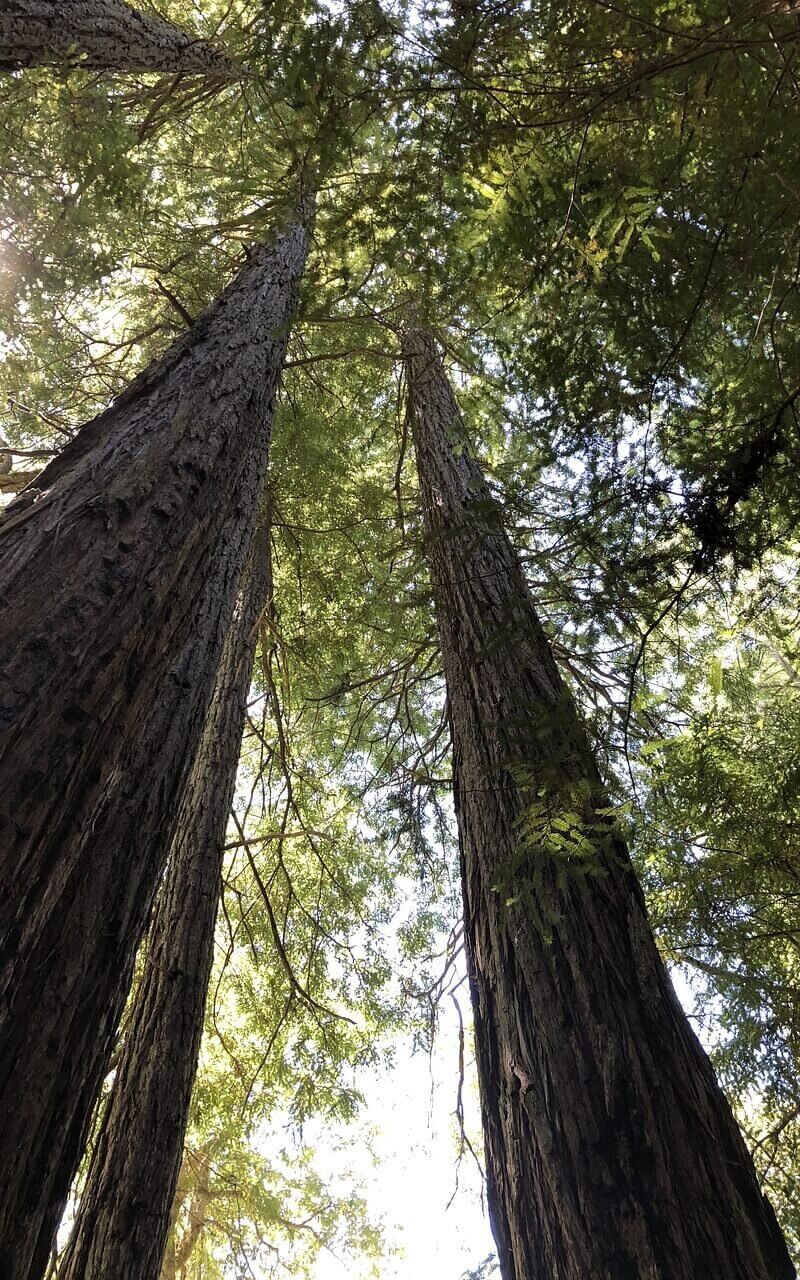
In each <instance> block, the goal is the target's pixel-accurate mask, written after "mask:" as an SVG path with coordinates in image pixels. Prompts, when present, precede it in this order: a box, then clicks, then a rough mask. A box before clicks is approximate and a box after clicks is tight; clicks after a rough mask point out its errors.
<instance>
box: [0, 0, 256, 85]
mask: <svg viewBox="0 0 800 1280" xmlns="http://www.w3.org/2000/svg"><path fill="white" fill-rule="evenodd" d="M71 59H74V61H75V62H76V63H77V64H78V65H80V66H82V67H87V68H89V69H92V70H103V69H109V70H111V71H174V72H184V73H186V74H187V75H211V76H217V77H222V78H224V79H228V80H233V79H236V77H237V75H239V74H241V73H240V72H239V71H237V68H236V65H235V64H234V62H233V61H232V60H231V59H230V58H228V57H227V56H226V54H225V53H224V52H223V51H222V50H221V49H216V48H215V47H214V46H213V45H211V44H209V43H208V41H207V40H197V39H195V38H194V37H193V36H191V35H190V34H189V33H188V32H186V31H182V30H181V28H180V27H176V26H173V24H172V23H171V22H166V21H165V20H164V18H160V17H158V16H157V15H156V14H154V13H141V12H140V11H139V10H138V9H132V8H131V7H130V5H127V4H124V3H123V0H0V70H2V71H16V70H19V69H20V68H22V67H33V66H42V65H44V66H48V65H52V64H54V63H62V62H66V61H68V60H71Z"/></svg>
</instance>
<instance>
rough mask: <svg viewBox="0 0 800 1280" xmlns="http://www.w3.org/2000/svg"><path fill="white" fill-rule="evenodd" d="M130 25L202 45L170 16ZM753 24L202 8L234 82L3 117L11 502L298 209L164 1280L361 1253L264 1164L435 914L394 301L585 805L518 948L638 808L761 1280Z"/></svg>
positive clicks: (786, 559)
mask: <svg viewBox="0 0 800 1280" xmlns="http://www.w3.org/2000/svg"><path fill="white" fill-rule="evenodd" d="M160 7H162V8H163V11H164V14H165V16H167V17H169V18H171V19H172V20H174V21H177V22H179V23H180V22H186V23H187V24H188V25H191V26H193V27H195V29H198V23H199V22H200V19H201V15H198V13H197V9H196V6H195V5H194V4H191V3H190V0H169V2H168V3H165V4H163V5H162V6H160ZM788 9H789V7H787V9H786V12H784V11H783V10H782V9H781V6H776V5H773V4H767V3H764V4H755V5H748V6H745V7H741V6H740V7H739V8H738V9H737V10H736V11H735V12H731V11H730V7H729V6H727V5H724V6H723V5H722V4H721V3H717V0H702V3H701V2H698V3H694V4H677V3H675V2H674V0H645V2H644V3H640V4H637V6H636V7H635V12H633V13H627V12H623V11H622V10H621V9H619V8H618V7H613V8H608V7H603V6H599V5H596V4H589V3H579V4H577V5H576V4H572V3H570V4H566V3H561V2H558V3H547V4H543V3H533V4H530V5H521V4H513V3H508V4H505V3H504V4H500V5H492V6H487V5H484V4H482V3H473V2H472V0H469V2H467V3H462V0H453V2H452V3H435V4H434V3H432V4H424V5H421V6H419V5H415V6H410V5H406V4H398V5H395V6H392V7H391V8H390V7H388V6H387V7H385V8H380V7H379V6H378V5H377V4H376V3H373V2H372V0H363V2H362V0H359V2H358V3H354V4H351V5H348V6H344V7H342V6H338V5H331V6H327V5H325V4H322V3H317V0H281V3H278V4H270V5H266V4H264V5H255V6H254V5H251V4H245V3H244V0H235V2H234V3H233V4H232V5H230V4H229V3H227V0H213V2H212V3H208V4H204V5H203V15H202V16H203V17H204V19H205V21H204V24H203V31H202V34H203V35H206V36H209V37H212V36H214V34H215V31H216V29H217V26H218V25H220V24H221V34H222V35H223V36H224V39H225V42H226V44H227V47H228V48H229V49H230V51H231V52H232V53H234V54H235V55H236V56H238V57H240V58H241V59H242V61H243V63H244V64H245V66H246V68H247V75H246V77H245V78H244V79H243V81H242V83H241V84H236V85H228V86H225V87H220V86H213V87H212V86H207V85H206V86H204V85H202V84H198V83H196V82H192V81H190V82H177V83H174V82H172V80H164V79H162V78H159V77H152V76H137V77H132V76H125V77H114V76H110V75H101V76H98V75H89V74H87V73H85V72H79V71H73V72H70V73H68V74H61V73H56V72H50V71H31V72H26V73H24V75H19V76H17V75H14V76H6V77H5V78H4V79H3V80H2V83H0V175H1V176H0V184H1V185H0V190H2V196H3V200H2V207H3V214H2V219H0V353H2V357H3V366H2V369H0V401H2V404H3V406H4V409H3V416H2V421H0V435H2V437H3V440H4V441H6V442H7V443H8V444H9V445H11V446H12V448H14V449H15V450H17V451H18V452H17V453H16V455H15V458H14V462H15V468H20V467H21V466H25V467H27V466H30V465H35V462H36V460H35V459H31V458H29V457H28V456H27V455H29V454H30V453H31V452H36V453H37V454H38V453H41V452H43V451H45V452H46V451H48V450H56V449H58V448H59V447H60V446H61V445H62V444H63V442H64V440H65V439H66V438H68V437H69V436H70V435H71V434H72V433H73V432H74V430H75V429H76V427H77V426H78V425H79V424H80V423H81V422H82V421H83V420H85V419H86V418H88V417H89V416H90V415H91V414H93V413H95V412H96V411H97V410H98V409H99V408H101V407H102V406H104V405H105V404H107V403H108V401H109V400H110V399H111V397H112V396H113V395H115V394H116V393H117V392H119V391H120V390H121V388H122V387H123V386H124V385H125V384H126V383H127V381H128V380H129V379H130V378H131V376H132V375H133V374H134V373H135V372H136V371H137V370H138V369H139V368H140V367H141V366H142V365H143V364H144V363H145V362H146V361H147V360H148V359H149V358H151V356H152V355H154V354H155V353H157V352H160V351H162V350H164V348H165V347H166V346H167V345H168V343H169V342H170V341H172V340H173V338H174V337H176V336H177V335H178V334H179V333H181V332H183V331H184V329H185V327H186V325H187V323H190V322H191V321H192V319H194V318H195V317H196V316H197V315H198V314H199V313H200V312H201V311H202V309H203V307H204V306H205V305H207V304H208V303H209V302H210V300H211V299H212V298H213V297H214V296H215V295H216V293H217V292H218V291H219V289H220V288H221V286H222V285H223V284H224V283H225V282H226V281H227V280H228V279H229V278H230V276H231V274H232V273H233V271H234V270H235V269H236V267H237V265H238V264H239V263H240V262H241V261H242V259H243V256H244V254H245V253H246V252H247V250H248V247H249V246H250V245H251V244H253V243H254V242H256V241H258V240H260V239H262V238H265V237H269V236H270V235H272V234H274V232H275V230H276V229H277V228H278V226H279V225H281V223H282V222H283V221H284V220H285V219H286V218H287V217H288V216H292V214H293V212H294V209H295V207H296V204H297V200H298V197H299V195H300V189H301V187H303V188H304V189H307V187H308V185H312V186H313V185H314V184H315V183H317V184H318V186H319V192H318V200H317V219H316V226H315V243H314V254H313V260H312V263H311V265H310V269H309V274H308V277H307V279H306V281H305V284H304V290H303V298H302V305H301V315H300V318H299V323H298V325H297V327H296V330H295V332H294V334H293V336H292V340H291V345H290V351H289V360H288V367H287V370H286V377H285V380H284V385H283V389H282V393H281V400H280V404H279V406H278V411H277V414H276V421H275V428H274V452H273V469H272V475H271V480H270V493H269V504H270V510H271V516H272V525H273V556H274V570H275V580H276V588H275V605H274V608H273V610H272V611H271V612H270V613H269V615H268V616H267V617H266V618H265V621H264V626H263V633H262V636H261V642H260V652H259V658H258V662H257V667H256V672H255V675H254V684H253V693H252V699H253V701H252V705H251V707H250V718H249V724H248V732H247V736H246V741H245V750H244V754H243V763H242V771H241V775H240V783H239V789H238V792H237V799H236V819H235V822H234V823H233V824H232V826H231V829H230V848H229V850H228V854H229V858H228V864H227V867H226V873H225V909H224V911H223V913H222V915H221V918H220V922H219V930H218V939H217V940H218V954H217V966H216V970H215V976H214V986H213V998H212V1000H211V1002H210V1005H209V1011H208V1024H207V1028H206V1036H205V1039H204V1047H203V1056H202V1068H201V1074H200V1077H199V1081H198V1087H197V1091H196V1095H195V1102H194V1111H193V1116H192V1123H191V1130H190V1134H189V1138H188V1143H187V1151H186V1158H185V1161H184V1167H183V1171H182V1175H181V1184H180V1189H179V1197H178V1204H177V1208H176V1221H175V1227H174V1234H173V1241H172V1245H171V1250H172V1252H171V1254H170V1255H169V1257H171V1259H172V1263H173V1264H174V1270H173V1272H172V1273H170V1274H174V1275H176V1277H177V1280H190V1278H191V1280H200V1277H203V1280H209V1278H211V1277H215V1276H219V1277H220V1278H221V1277H222V1276H223V1275H225V1276H228V1275H238V1274H243V1275H244V1274H249V1272H248V1270H247V1268H248V1266H249V1265H250V1264H251V1263H254V1262H255V1263H257V1265H258V1266H259V1267H261V1269H262V1271H263V1273H264V1274H271V1273H272V1270H274V1271H275V1273H276V1274H277V1273H278V1272H279V1271H280V1268H282V1267H285V1268H287V1269H290V1270H291V1272H292V1274H294V1275H298V1276H300V1275H306V1274H308V1275H310V1274H312V1269H313V1265H314V1258H315V1256H316V1253H317V1252H318V1251H319V1249H321V1248H324V1247H328V1246H329V1245H331V1244H334V1243H335V1244H336V1247H337V1248H341V1249H342V1250H343V1251H344V1252H347V1251H348V1250H349V1251H351V1253H352V1255H353V1256H355V1255H356V1254H357V1253H358V1252H359V1251H361V1252H363V1253H364V1254H365V1256H366V1257H367V1258H368V1259H369V1258H370V1257H371V1256H373V1255H376V1254H377V1253H378V1252H379V1249H380V1242H379V1237H378V1235H377V1234H376V1226H375V1224H373V1223H370V1222H369V1221H368V1220H367V1215H366V1211H365V1209H364V1205H363V1202H362V1200H361V1199H360V1193H359V1189H358V1188H357V1187H355V1186H350V1187H347V1188H338V1187H337V1188H336V1189H335V1190H333V1189H332V1188H330V1187H327V1186H325V1185H324V1183H323V1180H322V1179H321V1177H320V1176H319V1175H318V1173H317V1172H316V1171H315V1165H314V1153H313V1150H311V1149H310V1146H312V1145H313V1144H310V1145H309V1147H308V1148H305V1149H304V1150H303V1151H302V1153H300V1154H298V1149H297V1142H298V1141H299V1139H298V1135H299V1134H300V1133H301V1132H306V1133H308V1132H312V1131H313V1130H314V1126H315V1125H321V1124H322V1123H326V1124H330V1125H331V1126H344V1125H346V1124H348V1123H350V1122H351V1120H352V1118H353V1117H354V1116H355V1115H356V1114H357V1112H358V1107H359V1072H364V1071H367V1072H374V1071H379V1070H381V1069H382V1066H383V1065H384V1064H385V1063H386V1062H388V1061H390V1060H391V1053H392V1046H393V1045H394V1044H395V1043H396V1042H397V1039H398V1037H400V1036H404V1035H408V1036H412V1037H416V1039H417V1040H419V1041H420V1042H422V1043H425V1042H426V1040H427V1039H428V1037H429V1036H430V1034H431V1025H432V1024H431V1007H432V1004H435V993H436V991H437V990H438V988H437V979H438V977H439V976H440V968H441V963H442V961H441V954H440V953H441V950H442V943H441V940H442V938H443V937H447V935H448V934H449V932H450V930H451V928H452V927H453V925H454V922H455V921H456V919H457V916H458V887H457V872H456V859H455V848H454V838H453V830H452V815H451V812H450V805H449V792H448V788H449V782H448V778H449V754H448V753H449V740H448V729H447V721H446V715H445V708H444V691H443V681H442V676H441V671H440V667H439V660H438V652H437V637H436V631H435V625H434V619H433V612H432V602H431V594H430V589H429V584H428V581H427V578H426V574H425V570H424V567H423V561H424V557H423V554H422V538H421V528H420V518H419V510H418V501H417V488H416V479H415V475H414V469H413V459H412V458H411V449H410V443H409V437H408V425H407V420H406V415H405V404H404V389H403V379H402V369H401V367H400V361H399V357H398V341H397V332H398V329H399V328H401V327H402V324H403V322H404V319H405V317H406V316H407V315H408V314H409V305H410V303H412V301H413V306H414V313H415V315H416V317H417V319H418V320H419V321H420V322H422V323H430V324H432V325H433V326H434V327H436V329H437V332H438V334H439V336H440V337H441V339H442V342H443V344H444V346H445V348H446V351H447V356H448V361H449V365H450V370H451V372H452V375H453V377H454V380H455V382H456V384H457V388H458V392H459V397H460V401H461V403H462V405H463V407H464V410H465V416H466V420H467V423H468V425H469V428H470V432H471V436H472V443H473V445H474V447H475V449H476V451H477V453H478V454H479V455H480V456H481V457H482V459H483V461H484V463H485V466H486V470H487V473H488V475H489V478H490V482H491V484H492V487H493V490H494V492H495V494H496V496H497V497H498V499H499V500H500V501H501V502H502V504H503V510H504V515H505V518H506V522H507V524H508V525H509V527H510V528H511V530H512V533H513V537H514V539H515V541H516V543H517V545H518V547H519V550H520V553H521V555H522V558H523V562H524V565H525V570H526V573H527V576H528V580H529V582H530V584H531V587H532V589H533V591H534V594H535V597H536V600H537V605H538V607H539V608H540V611H541V613H542V615H543V619H544V621H545V624H546V626H547V628H548V632H549V634H550V636H551V638H552V640H553V647H554V652H555V653H556V656H557V658H558V660H559V662H560V664H561V667H562V670H563V671H564V673H565V674H566V676H567V678H568V680H569V682H570V684H571V686H572V688H573V691H574V692H575V695H576V697H577V698H578V700H579V702H580V705H581V709H582V711H583V712H584V714H585V716H586V719H587V723H588V724H589V728H590V730H591V733H592V736H593V741H594V744H595V745H596V747H597V748H598V751H599V754H600V757H601V760H602V762H603V765H604V772H605V775H606V780H607V782H608V784H609V786H610V788H611V791H612V796H613V808H612V809H611V810H606V809H604V808H603V807H601V809H600V810H599V811H598V810H591V806H590V805H589V804H588V800H587V797H586V796H585V795H570V794H564V791H563V788H556V789H555V790H554V792H553V795H552V796H550V795H547V796H539V797H535V796H534V797H532V805H531V809H530V812H529V816H528V820H527V823H526V829H525V831H523V832H521V837H522V839H521V844H520V861H519V865H518V866H515V867H512V868H509V869H508V877H507V880H506V879H504V880H502V882H499V883H498V885H497V886H496V887H497V891H498V892H499V893H501V894H502V895H504V898H506V899H509V900H513V899H515V898H517V897H519V896H520V894H521V895H522V896H523V897H525V899H526V905H527V907H528V909H529V910H531V911H535V912H536V913H537V915H538V918H539V919H540V921H541V924H542V927H543V928H544V929H545V930H547V928H548V927H551V926H552V924H553V922H554V920H555V919H557V912H558V901H557V898H558V894H557V892H556V891H555V890H558V888H559V886H563V885H565V884H567V883H568V882H569V881H572V880H574V879H575V878H576V877H577V879H579V880H580V879H581V878H585V877H586V876H591V875H594V874H596V873H597V871H598V859H597V848H598V844H599V845H601V846H603V847H604V846H605V843H606V842H607V841H608V840H609V839H612V838H613V835H614V832H615V830H616V825H617V823H618V821H619V819H621V818H622V819H624V821H625V824H626V826H627V823H628V813H629V809H632V812H633V815H634V821H635V826H636V833H637V856H638V858H639V861H640V866H641V867H642V869H643V873H644V878H645V887H646V889H647V892H648V895H649V901H650V905H651V910H652V912H653V918H654V922H655V925H656V928H657V930H658V934H659V939H660V942H661V945H662V947H663V948H664V951H665V953H666V954H667V955H668V957H670V958H671V959H672V960H673V961H674V962H675V963H676V964H678V965H680V966H681V967H682V968H684V969H686V968H691V969H692V970H693V971H694V972H696V973H697V974H698V975H700V978H699V982H700V985H699V986H698V989H697V998H698V1001H699V1003H700V1010H701V1013H702V1014H703V1016H704V1017H705V1018H706V1019H707V1021H708V1027H707V1029H706V1034H707V1036H708V1037H709V1038H710V1039H712V1040H714V1042H715V1044H716V1055H717V1064H718V1066H719V1069H720V1070H721V1071H722V1074H723V1079H724V1081H725V1083H726V1085H727V1087H728V1089H729V1091H730V1093H731V1096H732V1098H733V1099H734V1101H735V1103H736V1105H737V1107H738V1109H739V1113H740V1115H741V1117H742V1119H743V1123H744V1125H745V1128H746V1130H747V1132H748V1135H749V1138H750V1140H751V1145H752V1146H753V1148H754V1150H755V1152H756V1156H757V1159H758V1160H759V1161H760V1162H761V1163H760V1167H761V1168H762V1171H763V1173H764V1177H765V1181H766V1183H767V1185H768V1187H769V1190H770V1194H771V1195H772V1197H773V1198H774V1200H775V1202H776V1204H777V1205H778V1208H779V1210H780V1213H781V1216H782V1221H783V1224H784V1226H785V1227H786V1229H787V1231H788V1232H789V1233H790V1234H791V1235H792V1239H793V1242H794V1244H795V1246H796V1247H797V1248H798V1249H800V1244H799V1243H798V1240H799V1239H800V1223H799V1222H798V1216H797V1209H796V1206H795V1205H794V1204H793V1202H792V1194H791V1189H792V1184H793V1182H796V1179H797V1176H798V1168H800V1148H799V1146H798V1144H799V1143H800V1126H798V1123H797V1101H796V1099H797V1081H798V1050H797V1044H796V1039H797V1036H796V1027H795V1021H796V1018H795V1014H794V1007H795V1005H796V1000H797V985H798V975H797V961H796V957H797V945H798V926H797V916H796V907H795V904H796V901H797V873H798V867H800V861H799V860H798V851H797V847H796V846H797V831H796V828H797V804H798V797H797V783H798V777H800V762H798V759H797V745H796V744H797V742H798V740H800V739H798V732H797V731H798V727H799V726H798V717H799V716H800V711H799V710H798V702H797V697H798V694H797V689H798V683H797V679H798V677H797V670H798V654H797V644H798V639H797V637H798V634H800V633H799V632H798V628H797V611H796V609H797V606H796V588H795V582H794V571H793V568H792V564H793V560H792V557H793V556H794V554H795V553H796V544H795V543H794V541H793V537H794V536H796V525H797V518H798V506H797V504H798V488H797V484H796V474H797V464H798V428H797V419H796V399H795V397H796V396H797V393H798V389H799V388H800V315H799V314H798V301H799V300H800V292H799V291H798V286H797V269H798V268H797V262H798V239H797V236H798V232H797V216H796V206H797V192H798V190H800V150H798V148H799V146H800V143H798V138H800V133H799V132H798V130H797V129H796V128H793V127H792V126H793V124H794V123H795V122H796V120H797V114H798V89H797V85H796V79H795V74H794V71H793V58H794V55H795V49H796V31H795V16H794V15H792V14H791V13H790V12H789V11H788ZM6 406H7V409H6ZM748 589H749V590H750V592H751V594H752V598H748ZM521 782H522V784H523V785H527V782H528V780H527V779H524V778H523V779H521ZM598 825H599V828H600V830H599V831H598ZM545 866H546V867H547V886H546V887H545V877H544V875H543V874H542V868H543V867H545ZM532 869H533V870H532ZM554 869H555V875H554V877H553V875H552V873H553V871H554ZM554 885H555V890H554V888H553V886H554ZM448 962H449V958H448ZM431 992H433V993H434V995H431ZM434 1014H435V1010H434ZM434 1021H435V1017H434ZM712 1024H713V1025H712ZM204 1196H206V1197H208V1198H207V1200H206V1202H205V1205H204V1206H203V1197H204ZM193 1206H194V1207H193ZM201 1210H202V1211H201ZM298 1224H305V1225H302V1226H298ZM168 1263H169V1258H168ZM170 1265H172V1264H170ZM488 1270H490V1265H489V1263H488V1262H487V1263H486V1264H484V1266H483V1267H482V1268H479V1270H478V1273H477V1274H480V1275H482V1274H487V1273H488Z"/></svg>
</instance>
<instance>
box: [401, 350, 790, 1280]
mask: <svg viewBox="0 0 800 1280" xmlns="http://www.w3.org/2000/svg"><path fill="white" fill-rule="evenodd" d="M405 354H406V357H407V365H408V377H409V384H410V394H411V403H412V407H413V431H414V439H415V447H416V453H417V463H418V468H419V476H420V488H421V492H422V501H423V506H424V513H425V521H426V537H427V543H428V550H429V557H430V566H431V577H432V583H433V593H434V598H435V603H436V610H437V618H438V623H439V632H440V639H441V646H442V655H443V661H444V669H445V676H446V681H447V697H448V705H449V716H450V723H451V729H452V737H453V770H454V794H455V807H456V813H457V817H458V825H459V833H460V841H461V855H462V874H463V891H464V909H465V922H466V936H467V939H468V957H469V966H470V981H471V986H472V998H473V1004H474V1013H475V1037H476V1043H477V1057H478V1072H479V1078H480V1084H481V1095H482V1111H483V1124H484V1132H485V1141H486V1158H487V1178H488V1188H489V1207H490V1212H491V1217H492V1224H493V1229H494V1232H495V1237H496V1240H497V1244H498V1251H499V1255H500V1264H501V1270H502V1274H503V1276H504V1280H786V1278H788V1277H791V1276H794V1274H795V1273H794V1268H793V1267H792V1264H791V1262H790V1259H789V1256H788V1253H787V1250H786V1247H785V1244H784V1241H783V1239H782V1236H781V1233H780V1230H779V1228H778V1225H777V1223H776V1220H775V1217H774V1215H773V1212H772V1210H771V1208H770V1206H769V1204H768V1203H767V1201H766V1200H765V1199H764V1197H763V1196H762V1194H761V1192H760V1190H759V1187H758V1185H757V1182H756V1177H755V1173H754V1170H753V1166H752V1163H751V1161H750V1157H749V1154H748V1152H747V1150H746V1148H745V1146H744V1143H743V1141H742V1139H741V1136H740V1134H739V1132H738V1129H737V1127H736V1124H735V1122H734V1119H733V1117H732V1115H731V1112H730V1109H729V1107H728V1104H727V1102H726V1101H725V1099H724V1097H723V1095H722V1093H721V1091H720V1089H719V1087H718V1085H717V1083H716V1080H715V1078H714V1074H713V1072H712V1070H711V1067H710V1065H709V1062H708V1060H707V1058H706V1056H705V1054H704V1052H703V1050H702V1049H701V1047H700V1045H699V1043H698V1041H697V1039H696V1037H695V1035H694V1033H693V1032H692V1031H691V1029H690V1027H689V1024H688V1022H687V1020H686V1017H685V1016H684V1014H683V1012H682V1010H681V1007H680V1005H679V1003H678V1000H677V998H676V996H675V993H674V991H673V989H672V985H671V982H670V980H669V977H668V975H667V973H666V970H665V968H664V966H663V964H662V962H661V959H660V957H659V955H658V953H657V951H656V948H655V944H654V942H653V939H652V935H651V933H650V929H649V926H648V923H647V918H646V915H645V908H644V903H643V899H642V894H641V890H640V888H639V885H638V883H637V881H636V879H635V877H634V874H633V871H632V869H631V865H630V862H629V859H628V853H627V850H626V848H625V846H624V843H623V842H622V840H621V838H620V836H619V834H618V832H617V831H616V830H615V827H614V824H613V821H612V817H611V816H610V815H609V811H608V808H607V806H608V801H607V799H606V797H605V795H604V794H603V788H602V784H601V782H600V779H599V774H598V770H597V767H596V764H595V762H594V759H593V756H592V753H591V749H590V746H589V743H588V739H587V736H586V733H585V730H584V728H583V726H582V724H581V722H580V720H579V717H578V714H577V711H576V708H575V706H574V704H573V702H572V701H571V699H570V697H569V694H568V692H567V691H566V689H565V687H564V685H563V683H562V680H561V678H560V676H559V673H558V671H557V669H556V665H555V662H554V660H553V657H552V653H551V651H550V647H549V645H548V642H547V639H546V637H545V634H544V632H543V630H542V627H541V625H540V623H539V619H538V617H537V615H536V611H535V609H534V606H533V602H532V600H531V597H530V593H529V591H528V588H527V586H526V583H525V580H524V577H523V574H522V571H521V569H520V566H519V562H518V559H517V556H516V555H515V553H514V550H513V548H512V546H511V543H510V541H509V539H508V537H507V536H506V534H505V532H504V531H503V528H502V524H501V521H500V518H499V515H498V512H497V509H496V506H495V505H494V503H493V500H492V498H491V494H490V491H489V489H488V487H487V486H486V484H485V481H484V480H483V477H482V475H481V473H480V470H479V469H478V467H477V466H476V464H475V463H474V462H473V461H472V460H471V459H470V458H469V456H468V454H467V452H466V450H465V438H464V430H463V424H462V422H461V419H460V416H459V411H458V408H457V405H456V402H455V399H454V396H453V393H452V391H451V388H450V386H449V384H448V382H447V379H446V376H445V373H444V369H443V366H442V363H441V360H440V358H439V355H438V353H437V350H436V346H435V343H434V341H433V339H432V338H431V337H430V335H428V334H425V333H420V332H411V333H409V334H408V335H407V336H406V340H405ZM604 810H605V811H606V812H605V813H604V812H603V811H604Z"/></svg>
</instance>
